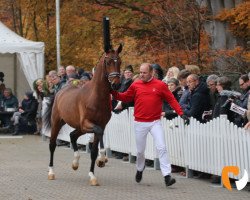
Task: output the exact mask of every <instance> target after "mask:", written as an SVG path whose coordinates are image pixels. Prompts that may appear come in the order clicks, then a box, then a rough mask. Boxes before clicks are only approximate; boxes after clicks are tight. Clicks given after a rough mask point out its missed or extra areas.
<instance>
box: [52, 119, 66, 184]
mask: <svg viewBox="0 0 250 200" xmlns="http://www.w3.org/2000/svg"><path fill="white" fill-rule="evenodd" d="M63 124H64V123H63V122H62V121H61V120H60V119H58V120H54V121H53V123H52V126H51V127H52V128H51V136H50V143H49V150H50V162H49V173H48V179H49V180H54V179H55V173H54V170H53V166H54V163H53V161H54V152H55V149H56V139H57V136H58V134H59V131H60V129H61V127H62V126H63Z"/></svg>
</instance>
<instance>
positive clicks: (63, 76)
mask: <svg viewBox="0 0 250 200" xmlns="http://www.w3.org/2000/svg"><path fill="white" fill-rule="evenodd" d="M57 75H58V76H59V77H60V79H61V81H63V82H66V81H67V75H66V70H65V68H64V66H60V67H59V68H58V72H57Z"/></svg>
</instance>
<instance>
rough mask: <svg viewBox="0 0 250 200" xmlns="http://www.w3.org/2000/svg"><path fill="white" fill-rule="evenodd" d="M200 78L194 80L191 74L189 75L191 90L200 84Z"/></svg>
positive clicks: (188, 80) (189, 87) (188, 84)
mask: <svg viewBox="0 0 250 200" xmlns="http://www.w3.org/2000/svg"><path fill="white" fill-rule="evenodd" d="M198 83H199V82H198V80H194V79H193V78H192V77H191V76H188V77H187V86H188V89H189V90H190V91H193V90H194V89H195V88H196V86H197V85H198Z"/></svg>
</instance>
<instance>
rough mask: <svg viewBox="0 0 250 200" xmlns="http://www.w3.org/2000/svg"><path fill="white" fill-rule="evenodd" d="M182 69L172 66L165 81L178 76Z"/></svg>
mask: <svg viewBox="0 0 250 200" xmlns="http://www.w3.org/2000/svg"><path fill="white" fill-rule="evenodd" d="M179 72H180V70H179V68H178V67H175V66H173V67H170V68H169V69H168V71H167V73H166V76H165V78H164V79H163V81H164V82H166V83H167V82H168V80H170V79H171V78H176V79H177V77H178V74H179Z"/></svg>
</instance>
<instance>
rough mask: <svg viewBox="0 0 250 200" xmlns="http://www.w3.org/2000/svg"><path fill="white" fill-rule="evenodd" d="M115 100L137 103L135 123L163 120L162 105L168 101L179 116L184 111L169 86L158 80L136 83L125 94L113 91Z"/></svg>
mask: <svg viewBox="0 0 250 200" xmlns="http://www.w3.org/2000/svg"><path fill="white" fill-rule="evenodd" d="M111 94H112V95H113V96H114V98H115V99H117V100H120V101H123V102H131V101H134V103H135V112H134V116H135V121H139V122H152V121H154V120H158V119H160V118H161V113H162V103H163V100H166V101H167V102H168V103H169V105H170V106H171V107H172V108H173V109H174V110H175V111H176V113H177V114H178V115H182V114H183V111H182V109H181V107H180V105H179V103H178V102H177V101H176V99H175V98H174V95H173V94H172V93H171V92H170V91H169V89H168V86H167V85H166V84H165V83H164V82H162V81H160V80H157V79H152V80H151V81H149V82H143V81H141V80H139V81H135V82H134V83H132V85H131V86H130V87H129V88H128V90H127V91H126V92H124V93H118V92H115V91H112V92H111Z"/></svg>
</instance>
